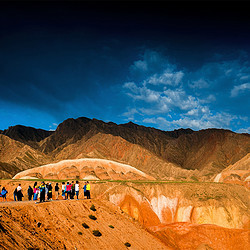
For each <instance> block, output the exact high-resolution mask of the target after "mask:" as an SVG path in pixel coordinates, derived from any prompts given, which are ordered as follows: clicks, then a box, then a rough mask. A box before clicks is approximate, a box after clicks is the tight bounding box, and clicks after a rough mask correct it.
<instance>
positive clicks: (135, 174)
mask: <svg viewBox="0 0 250 250" xmlns="http://www.w3.org/2000/svg"><path fill="white" fill-rule="evenodd" d="M33 177H35V178H39V179H56V180H58V179H88V180H89V179H92V180H93V179H94V180H154V179H155V178H154V177H152V176H149V175H147V174H145V173H143V172H142V171H140V170H138V169H136V168H134V167H131V166H129V165H126V164H122V163H119V162H114V161H109V160H103V159H90V158H89V159H86V158H85V159H77V160H64V161H60V162H58V163H54V164H53V163H52V164H48V165H44V166H41V167H37V168H32V169H28V170H25V171H23V172H20V173H18V174H16V175H15V176H14V177H13V179H23V178H33Z"/></svg>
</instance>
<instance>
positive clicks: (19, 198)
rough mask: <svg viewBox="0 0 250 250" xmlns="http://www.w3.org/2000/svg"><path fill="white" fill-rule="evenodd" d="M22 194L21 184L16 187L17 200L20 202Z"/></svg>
mask: <svg viewBox="0 0 250 250" xmlns="http://www.w3.org/2000/svg"><path fill="white" fill-rule="evenodd" d="M22 197H23V193H22V187H21V184H19V185H18V187H17V200H18V201H22Z"/></svg>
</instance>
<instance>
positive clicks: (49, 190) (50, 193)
mask: <svg viewBox="0 0 250 250" xmlns="http://www.w3.org/2000/svg"><path fill="white" fill-rule="evenodd" d="M48 200H49V201H52V185H51V183H49V185H48Z"/></svg>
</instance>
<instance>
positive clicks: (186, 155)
mask: <svg viewBox="0 0 250 250" xmlns="http://www.w3.org/2000/svg"><path fill="white" fill-rule="evenodd" d="M23 129H24V128H23V127H21V131H23ZM24 130H25V131H26V132H27V133H26V132H25V133H18V138H16V137H15V136H14V135H16V134H17V133H16V132H15V133H14V132H13V133H11V131H20V127H16V128H15V127H13V128H11V129H9V132H8V136H9V137H13V139H15V140H19V141H22V143H24V144H26V145H29V146H31V147H33V149H34V150H35V151H36V152H39V154H40V155H42V156H43V158H44V160H43V161H44V163H45V164H47V163H54V162H57V161H60V160H65V159H79V158H86V157H88V158H101V159H109V160H115V161H118V162H122V163H124V164H129V165H131V166H133V167H136V168H138V169H140V170H141V171H143V172H145V173H147V174H149V175H151V176H154V177H155V178H165V179H168V178H190V177H191V176H194V178H199V179H202V178H203V179H212V178H214V176H215V175H216V174H218V173H220V172H221V171H222V170H223V169H225V168H226V167H228V166H229V165H232V164H234V163H236V162H237V161H239V160H240V159H242V158H243V157H244V156H246V155H247V154H248V153H249V152H250V136H249V135H248V134H237V133H234V132H232V131H229V130H221V129H206V130H201V131H192V130H191V129H179V130H175V131H162V130H158V129H154V128H149V127H144V126H139V125H136V124H134V123H131V122H130V123H127V124H121V125H117V124H115V123H112V122H109V123H105V122H103V121H99V120H96V119H88V118H85V117H81V118H78V119H67V120H65V121H64V122H62V123H61V124H59V126H58V127H57V129H56V131H55V132H48V131H47V132H48V133H46V132H44V131H36V130H35V129H31V130H29V129H24ZM28 131H30V132H28ZM5 133H7V132H6V131H5ZM1 147H3V146H2V145H1V144H0V148H1ZM5 153H6V156H7V158H8V162H7V161H4V160H2V159H0V162H1V163H2V164H4V163H8V164H9V161H12V160H13V154H12V153H11V151H9V152H7V150H6V149H5ZM37 154H38V153H37ZM51 159H52V160H51ZM16 161H17V162H16V163H15V164H12V163H11V166H12V167H16V165H17V164H18V161H20V160H18V159H17V160H16ZM38 162H39V161H38ZM20 164H23V163H22V162H20ZM27 165H28V168H30V167H35V166H37V164H36V165H33V166H32V165H31V164H27ZM5 168H7V165H6V166H5ZM11 171H12V172H13V171H14V169H12V170H11ZM14 174H16V172H15V173H14Z"/></svg>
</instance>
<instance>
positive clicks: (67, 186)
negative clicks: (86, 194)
mask: <svg viewBox="0 0 250 250" xmlns="http://www.w3.org/2000/svg"><path fill="white" fill-rule="evenodd" d="M66 193H67V197H66V200H68V199H69V198H70V193H71V184H70V183H69V181H68V182H67V185H66Z"/></svg>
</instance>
